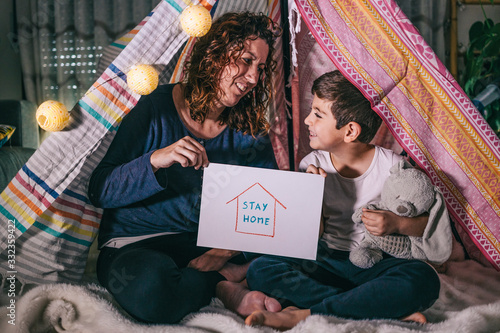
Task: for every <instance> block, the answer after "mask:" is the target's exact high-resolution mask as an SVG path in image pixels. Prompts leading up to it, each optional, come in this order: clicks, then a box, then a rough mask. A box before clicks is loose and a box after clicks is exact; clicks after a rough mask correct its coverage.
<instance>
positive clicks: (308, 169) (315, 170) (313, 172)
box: [306, 164, 326, 177]
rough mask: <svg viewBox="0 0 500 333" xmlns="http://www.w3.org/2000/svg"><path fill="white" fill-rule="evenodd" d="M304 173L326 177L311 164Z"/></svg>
mask: <svg viewBox="0 0 500 333" xmlns="http://www.w3.org/2000/svg"><path fill="white" fill-rule="evenodd" d="M306 173H312V174H315V175H321V176H323V177H326V171H325V170H323V169H321V168H318V167H317V166H315V165H313V164H309V166H308V167H307V169H306Z"/></svg>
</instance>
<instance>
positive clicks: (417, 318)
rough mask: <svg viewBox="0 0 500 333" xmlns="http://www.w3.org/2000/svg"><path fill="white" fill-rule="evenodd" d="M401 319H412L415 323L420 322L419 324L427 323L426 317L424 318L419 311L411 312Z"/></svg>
mask: <svg viewBox="0 0 500 333" xmlns="http://www.w3.org/2000/svg"><path fill="white" fill-rule="evenodd" d="M401 320H402V321H413V322H415V323H420V324H425V323H427V318H425V316H424V315H423V314H421V313H420V312H415V313H412V314H411V315H409V316H407V317H403V318H401Z"/></svg>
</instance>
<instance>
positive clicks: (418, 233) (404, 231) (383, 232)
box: [361, 208, 428, 237]
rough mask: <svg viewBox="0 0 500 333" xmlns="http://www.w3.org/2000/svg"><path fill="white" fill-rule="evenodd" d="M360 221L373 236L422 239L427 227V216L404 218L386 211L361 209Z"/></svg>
mask: <svg viewBox="0 0 500 333" xmlns="http://www.w3.org/2000/svg"><path fill="white" fill-rule="evenodd" d="M361 220H362V221H363V223H364V224H365V227H366V230H368V232H369V233H371V234H372V235H374V236H387V235H390V234H400V235H407V236H415V237H422V235H423V234H424V230H425V227H426V226H427V221H428V216H427V215H421V216H417V217H404V216H399V215H396V214H394V213H393V212H390V211H388V210H374V209H366V208H363V215H361Z"/></svg>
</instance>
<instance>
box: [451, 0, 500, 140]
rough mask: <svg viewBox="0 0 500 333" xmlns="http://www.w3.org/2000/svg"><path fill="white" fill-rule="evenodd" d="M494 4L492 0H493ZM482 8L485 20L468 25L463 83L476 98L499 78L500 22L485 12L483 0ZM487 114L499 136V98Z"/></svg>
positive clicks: (487, 118)
mask: <svg viewBox="0 0 500 333" xmlns="http://www.w3.org/2000/svg"><path fill="white" fill-rule="evenodd" d="M490 2H491V4H492V5H494V2H493V0H490ZM481 9H482V11H483V15H484V22H482V21H477V22H474V24H472V26H471V27H470V29H469V45H468V47H467V51H466V53H465V55H464V62H465V71H464V73H463V75H462V77H461V80H460V82H461V86H462V87H463V88H464V91H465V93H466V94H467V95H468V96H469V97H470V98H471V99H473V98H474V97H475V96H477V95H478V94H479V93H480V92H481V91H482V90H483V89H484V88H486V86H487V85H488V84H490V83H492V82H494V81H498V80H499V79H500V23H496V24H495V23H494V22H493V21H492V20H491V19H489V18H488V17H487V16H486V12H485V10H484V7H483V4H482V3H481ZM484 117H485V119H486V121H487V122H488V123H489V124H490V126H491V127H492V128H493V130H494V131H495V132H496V133H497V136H499V137H500V101H499V100H496V101H495V102H493V103H491V104H490V105H488V106H486V108H485V110H484Z"/></svg>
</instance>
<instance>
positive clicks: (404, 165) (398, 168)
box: [389, 160, 413, 174]
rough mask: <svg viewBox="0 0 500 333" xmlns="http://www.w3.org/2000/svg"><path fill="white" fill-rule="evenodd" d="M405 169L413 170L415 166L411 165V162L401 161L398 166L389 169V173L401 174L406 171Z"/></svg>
mask: <svg viewBox="0 0 500 333" xmlns="http://www.w3.org/2000/svg"><path fill="white" fill-rule="evenodd" d="M405 169H413V166H412V165H411V164H410V162H408V161H406V160H401V161H399V162H398V163H397V164H394V165H393V166H392V167H391V168H390V169H389V172H390V173H391V174H394V173H399V172H401V171H402V170H405Z"/></svg>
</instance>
